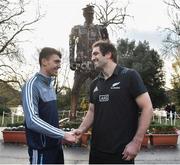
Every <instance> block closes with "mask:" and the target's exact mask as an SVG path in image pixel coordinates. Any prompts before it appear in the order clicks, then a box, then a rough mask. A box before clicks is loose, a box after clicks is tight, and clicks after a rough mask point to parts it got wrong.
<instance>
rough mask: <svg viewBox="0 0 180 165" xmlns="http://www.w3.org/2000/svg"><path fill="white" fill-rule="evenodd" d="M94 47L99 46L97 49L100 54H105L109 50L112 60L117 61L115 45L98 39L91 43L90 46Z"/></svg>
mask: <svg viewBox="0 0 180 165" xmlns="http://www.w3.org/2000/svg"><path fill="white" fill-rule="evenodd" d="M94 47H99V50H100V51H101V53H102V55H103V56H105V54H107V53H109V52H111V54H112V60H113V61H114V62H115V63H117V51H116V48H115V46H114V45H113V44H112V43H110V42H109V41H108V40H99V41H96V42H95V43H94V44H93V45H92V48H94Z"/></svg>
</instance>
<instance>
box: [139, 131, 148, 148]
mask: <svg viewBox="0 0 180 165" xmlns="http://www.w3.org/2000/svg"><path fill="white" fill-rule="evenodd" d="M149 139H150V134H149V133H148V132H147V133H146V134H145V135H144V138H143V141H142V144H141V147H148V144H149Z"/></svg>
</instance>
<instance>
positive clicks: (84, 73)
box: [69, 5, 109, 119]
mask: <svg viewBox="0 0 180 165" xmlns="http://www.w3.org/2000/svg"><path fill="white" fill-rule="evenodd" d="M83 16H84V18H85V23H84V25H77V26H74V27H73V28H72V30H71V34H70V39H69V49H70V50H69V51H70V68H71V69H72V70H74V71H75V75H74V84H73V88H72V94H71V114H70V118H71V119H73V118H75V117H76V116H75V113H76V109H77V103H78V97H79V91H80V88H81V86H82V84H83V83H84V82H85V81H86V80H87V79H88V78H90V79H91V80H92V79H94V78H95V77H96V76H97V72H96V71H95V69H94V66H93V63H92V62H91V51H92V50H91V46H92V44H93V43H94V42H95V41H98V40H108V39H109V36H108V32H107V29H106V27H104V26H103V25H94V24H93V19H94V6H92V5H87V6H86V7H85V8H83Z"/></svg>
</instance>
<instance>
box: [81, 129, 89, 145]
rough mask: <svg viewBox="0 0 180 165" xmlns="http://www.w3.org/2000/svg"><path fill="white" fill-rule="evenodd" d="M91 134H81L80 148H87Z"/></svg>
mask: <svg viewBox="0 0 180 165" xmlns="http://www.w3.org/2000/svg"><path fill="white" fill-rule="evenodd" d="M90 136H91V134H90V133H89V132H88V133H83V134H82V136H81V146H84V147H87V146H88V141H89V139H90Z"/></svg>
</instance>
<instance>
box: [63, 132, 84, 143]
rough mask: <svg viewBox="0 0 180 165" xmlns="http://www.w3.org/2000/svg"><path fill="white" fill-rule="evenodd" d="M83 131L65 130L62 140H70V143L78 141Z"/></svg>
mask: <svg viewBox="0 0 180 165" xmlns="http://www.w3.org/2000/svg"><path fill="white" fill-rule="evenodd" d="M82 133H83V131H82V130H81V129H74V130H73V131H70V132H65V134H64V140H66V141H68V142H70V143H78V142H79V140H80V138H81V136H82Z"/></svg>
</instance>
